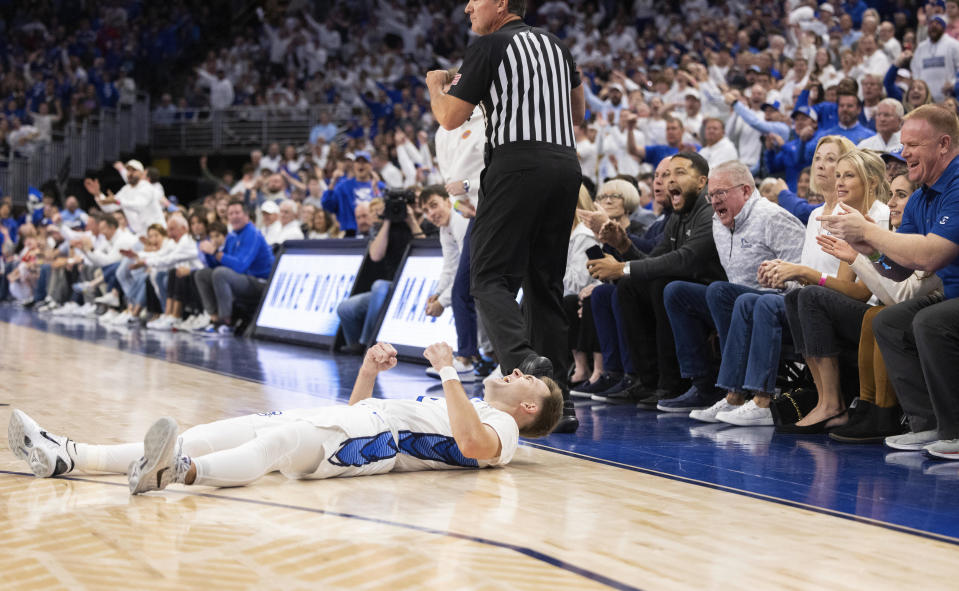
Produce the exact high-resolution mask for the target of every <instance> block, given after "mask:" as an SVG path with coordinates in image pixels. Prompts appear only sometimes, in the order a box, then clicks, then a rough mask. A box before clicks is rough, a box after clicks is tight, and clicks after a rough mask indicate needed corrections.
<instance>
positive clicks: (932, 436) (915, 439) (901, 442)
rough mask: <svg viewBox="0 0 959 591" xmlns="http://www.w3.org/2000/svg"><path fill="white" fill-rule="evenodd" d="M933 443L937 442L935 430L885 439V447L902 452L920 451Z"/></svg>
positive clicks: (937, 433) (937, 436) (891, 436)
mask: <svg viewBox="0 0 959 591" xmlns="http://www.w3.org/2000/svg"><path fill="white" fill-rule="evenodd" d="M935 441H939V432H938V431H937V430H935V429H932V430H929V431H919V432H916V433H903V434H902V435H890V436H889V437H886V445H887V446H889V447H891V448H893V449H901V450H902V451H922V448H924V447H926V446H927V445H929V444H930V443H933V442H935Z"/></svg>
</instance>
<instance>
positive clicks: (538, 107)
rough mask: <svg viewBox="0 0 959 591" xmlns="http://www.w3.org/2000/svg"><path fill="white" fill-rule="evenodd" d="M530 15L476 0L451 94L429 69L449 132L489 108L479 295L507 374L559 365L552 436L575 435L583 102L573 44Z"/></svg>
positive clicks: (475, 239) (436, 106)
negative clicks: (559, 394) (528, 20)
mask: <svg viewBox="0 0 959 591" xmlns="http://www.w3.org/2000/svg"><path fill="white" fill-rule="evenodd" d="M525 13H526V0H470V1H469V3H468V4H467V5H466V14H467V15H469V17H470V22H471V27H472V29H473V32H475V33H476V34H478V35H480V37H479V38H478V39H476V40H475V41H474V42H473V43H472V44H471V45H470V46H469V47H468V48H467V50H466V55H465V56H464V58H463V65H462V66H461V67H460V70H459V74H458V75H457V76H455V77H454V78H453V79H452V80H451V81H450V82H451V87H450V90H449V93H448V94H444V93H443V86H444V85H445V84H446V83H447V73H446V71H445V70H437V71H432V72H429V73H427V75H426V85H427V87H428V88H429V93H430V103H431V107H432V110H433V115H434V116H435V117H436V120H437V121H438V122H439V123H440V125H442V126H443V128H445V129H449V130H452V129H456V128H457V127H459V126H460V125H462V123H463V122H464V121H466V119H467V117H469V115H470V113H472V112H473V108H474V107H475V105H477V104H479V105H481V108H482V110H483V114H484V117H485V119H486V148H485V160H486V168H485V169H484V170H483V173H482V175H481V177H480V191H481V192H482V198H481V199H480V202H479V209H478V211H477V212H476V220H475V222H474V226H473V232H472V237H471V240H470V249H471V251H472V252H471V260H470V264H471V267H472V268H471V274H472V277H471V282H472V289H471V291H472V294H473V297H474V298H475V300H476V308H477V311H478V312H479V315H480V317H481V318H482V319H483V321H484V325H485V327H486V331H487V333H488V335H489V338H490V341H491V342H492V344H493V349H494V350H495V351H496V353H497V356H498V357H499V361H500V365H502V367H503V373H504V374H508V373H511V372H512V371H513V369H514V368H519V369H520V370H521V371H524V373H533V374H535V375H547V374H550V373H552V377H553V378H554V379H555V380H556V381H557V382H558V383H559V384H560V385H561V387H562V388H563V392H564V397H565V398H566V403H565V407H564V411H563V414H564V416H563V420H562V421H561V422H560V424H559V426H558V427H557V428H556V429H555V431H554V432H573V431H575V430H576V428H577V427H578V425H579V423H578V421H577V420H576V415H575V413H574V411H573V406H572V402H570V401H569V394H568V391H567V384H566V372H567V369H568V366H569V360H568V356H569V351H568V350H567V346H566V344H567V340H566V331H567V324H566V319H565V315H564V313H563V275H564V273H565V270H566V251H567V249H568V246H569V233H570V228H572V226H573V216H574V214H575V210H576V199H577V195H578V191H579V186H580V183H581V180H582V175H581V172H580V167H579V160H578V159H577V157H576V140H575V131H574V130H575V126H576V125H578V124H579V123H580V122H581V121H582V120H583V116H584V114H585V111H586V101H585V99H584V96H583V87H582V85H581V82H580V77H579V73H578V72H577V71H576V64H575V63H574V62H573V58H572V56H571V55H570V53H569V50H568V49H567V48H566V46H565V45H563V43H562V42H561V41H560V40H559V39H557V38H556V37H555V36H553V35H551V34H549V33H546V32H545V31H543V30H541V29H535V28H532V27H529V26H527V25H526V24H524V23H523V20H522V18H523V15H524V14H525ZM520 287H522V288H523V293H524V297H523V310H522V311H521V310H520V308H519V307H518V306H517V305H516V299H515V297H516V293H517V290H518V289H519V288H520ZM541 356H542V357H541ZM550 362H551V363H550Z"/></svg>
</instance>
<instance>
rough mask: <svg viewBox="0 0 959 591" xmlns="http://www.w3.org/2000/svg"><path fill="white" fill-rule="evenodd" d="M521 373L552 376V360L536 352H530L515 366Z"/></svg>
mask: <svg viewBox="0 0 959 591" xmlns="http://www.w3.org/2000/svg"><path fill="white" fill-rule="evenodd" d="M516 369H518V370H520V371H521V372H523V375H527V376H534V377H537V378H552V377H553V362H552V361H550V360H549V359H547V358H546V357H540V356H539V355H537V354H536V353H530V354H529V355H527V356H526V359H524V360H523V362H522V363H520V364H519V366H517V368H516Z"/></svg>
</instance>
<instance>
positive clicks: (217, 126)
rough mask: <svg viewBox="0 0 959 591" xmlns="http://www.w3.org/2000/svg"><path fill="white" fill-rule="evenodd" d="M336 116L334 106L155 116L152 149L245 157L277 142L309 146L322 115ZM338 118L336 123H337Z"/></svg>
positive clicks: (192, 111) (173, 112)
mask: <svg viewBox="0 0 959 591" xmlns="http://www.w3.org/2000/svg"><path fill="white" fill-rule="evenodd" d="M324 111H325V112H327V113H329V114H330V115H335V112H334V111H335V109H334V108H332V107H330V106H316V107H308V108H298V107H230V108H229V109H219V110H212V109H189V110H171V111H169V112H164V113H162V114H160V113H155V114H154V117H153V123H152V133H151V137H152V142H151V144H150V147H151V148H152V150H153V152H154V153H156V154H164V153H168V154H169V153H176V154H186V155H203V154H207V153H210V152H218V153H221V154H245V153H247V152H249V151H250V150H252V149H254V148H265V147H266V146H268V145H269V144H271V143H273V142H278V143H280V144H294V145H301V144H305V143H306V142H307V141H308V140H309V137H310V130H311V129H313V127H314V126H315V125H316V124H317V123H319V119H320V113H321V112H324ZM335 119H336V118H335V116H334V120H335Z"/></svg>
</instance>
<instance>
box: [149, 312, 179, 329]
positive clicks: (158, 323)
mask: <svg viewBox="0 0 959 591" xmlns="http://www.w3.org/2000/svg"><path fill="white" fill-rule="evenodd" d="M175 321H176V320H175V319H174V318H173V316H166V315H163V316H159V317H157V319H156V320H151V321H150V322H147V328H150V329H153V330H162V331H169V330H173V323H174V322H175Z"/></svg>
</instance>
